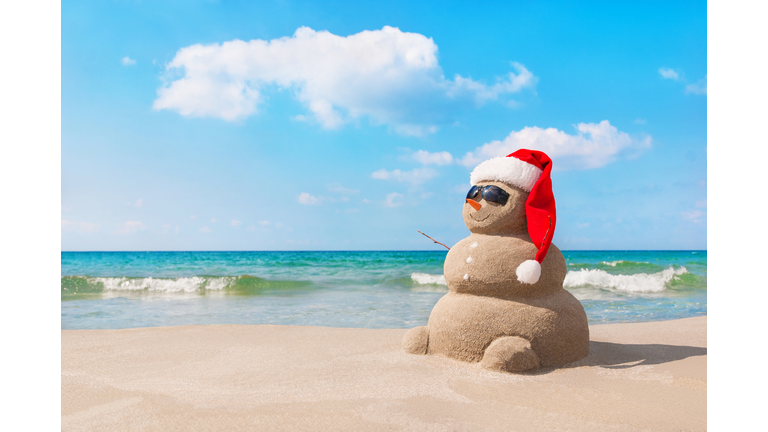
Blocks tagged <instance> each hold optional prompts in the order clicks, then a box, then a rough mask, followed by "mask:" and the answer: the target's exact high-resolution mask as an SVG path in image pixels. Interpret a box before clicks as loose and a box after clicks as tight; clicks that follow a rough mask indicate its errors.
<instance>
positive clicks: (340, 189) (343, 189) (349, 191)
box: [328, 183, 360, 195]
mask: <svg viewBox="0 0 768 432" xmlns="http://www.w3.org/2000/svg"><path fill="white" fill-rule="evenodd" d="M328 190H329V191H331V192H336V193H340V194H344V195H352V194H356V193H358V192H360V190H358V189H350V188H346V187H344V186H342V185H341V184H340V183H333V184H329V185H328Z"/></svg>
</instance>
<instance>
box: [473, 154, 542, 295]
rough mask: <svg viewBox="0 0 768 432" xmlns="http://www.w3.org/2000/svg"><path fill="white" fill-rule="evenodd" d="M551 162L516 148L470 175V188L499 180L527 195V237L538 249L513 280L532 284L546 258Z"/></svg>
mask: <svg viewBox="0 0 768 432" xmlns="http://www.w3.org/2000/svg"><path fill="white" fill-rule="evenodd" d="M551 172H552V160H551V159H550V158H549V156H547V155H546V154H544V153H543V152H540V151H537V150H526V149H520V150H518V151H516V152H514V153H512V154H509V155H507V156H506V157H497V158H493V159H489V160H487V161H485V162H483V163H481V164H480V165H478V166H477V167H476V168H475V169H474V170H473V171H472V174H470V176H469V179H470V182H471V183H472V184H473V185H476V184H477V183H478V182H481V181H499V182H502V183H506V184H509V185H512V186H517V187H519V188H521V189H523V190H524V191H526V192H528V199H527V200H526V201H525V218H526V220H527V222H528V235H529V236H530V237H531V241H533V244H534V245H535V246H536V247H537V248H538V249H539V250H538V252H537V253H536V258H535V259H532V260H526V261H524V262H523V263H522V264H520V265H519V266H518V267H517V271H516V272H515V273H517V280H519V281H520V282H522V283H527V284H534V283H536V282H538V280H539V277H540V276H541V262H542V261H544V257H546V256H547V251H548V250H549V245H550V244H551V243H552V236H553V235H554V234H555V222H556V221H557V218H556V214H555V197H554V195H552V179H551V178H550V173H551Z"/></svg>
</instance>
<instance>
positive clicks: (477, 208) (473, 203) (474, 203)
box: [467, 198, 482, 211]
mask: <svg viewBox="0 0 768 432" xmlns="http://www.w3.org/2000/svg"><path fill="white" fill-rule="evenodd" d="M467 202H468V203H469V205H471V206H472V208H473V209H475V211H478V210H480V208H481V207H482V206H481V205H480V203H479V202H477V201H475V200H471V199H469V198H467Z"/></svg>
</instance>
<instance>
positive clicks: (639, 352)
mask: <svg viewBox="0 0 768 432" xmlns="http://www.w3.org/2000/svg"><path fill="white" fill-rule="evenodd" d="M703 355H707V349H706V348H701V347H692V346H681V345H662V344H620V343H613V342H596V341H590V342H589V355H588V356H587V357H585V358H583V359H581V360H579V361H576V362H573V363H571V364H568V365H566V366H563V367H561V368H557V367H548V368H542V369H539V370H537V371H531V372H529V373H527V374H526V375H544V374H548V373H550V372H552V371H555V370H557V369H563V368H575V367H580V366H601V367H604V368H606V369H628V368H632V367H635V366H648V365H657V364H662V363H668V362H673V361H676V360H682V359H685V358H688V357H695V356H703Z"/></svg>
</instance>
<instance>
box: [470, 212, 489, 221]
mask: <svg viewBox="0 0 768 432" xmlns="http://www.w3.org/2000/svg"><path fill="white" fill-rule="evenodd" d="M469 217H471V218H472V220H474V221H475V222H482V221H484V220H486V219H488V218H489V217H491V215H489V214H487V215H485V217H484V218H482V219H478V218H476V217H475V216H474V215H472V214H470V215H469Z"/></svg>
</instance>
